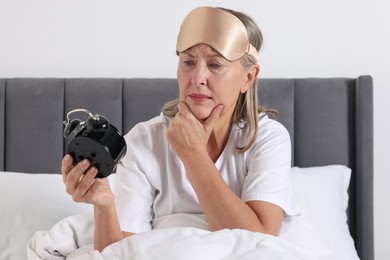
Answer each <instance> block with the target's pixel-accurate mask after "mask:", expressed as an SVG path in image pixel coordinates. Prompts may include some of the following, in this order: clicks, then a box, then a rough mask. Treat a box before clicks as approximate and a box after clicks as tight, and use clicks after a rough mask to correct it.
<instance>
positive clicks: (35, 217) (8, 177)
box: [0, 172, 92, 259]
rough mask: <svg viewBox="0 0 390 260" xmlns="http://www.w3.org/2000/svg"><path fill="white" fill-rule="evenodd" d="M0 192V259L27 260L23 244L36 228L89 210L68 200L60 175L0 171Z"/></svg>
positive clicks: (47, 225) (45, 227)
mask: <svg viewBox="0 0 390 260" xmlns="http://www.w3.org/2000/svg"><path fill="white" fill-rule="evenodd" d="M0 191H1V196H0V230H1V235H0V259H27V253H26V245H27V242H28V241H29V240H30V239H31V237H32V236H33V235H34V233H35V232H36V231H38V230H48V229H50V228H51V227H52V226H53V225H54V224H55V223H57V222H58V221H59V220H61V219H63V218H64V217H67V216H71V215H76V214H79V213H85V212H92V207H91V206H90V205H87V204H80V203H75V202H74V201H73V200H72V199H71V197H70V195H68V194H67V193H66V191H65V185H64V183H63V182H62V176H61V175H60V174H26V173H15V172H0Z"/></svg>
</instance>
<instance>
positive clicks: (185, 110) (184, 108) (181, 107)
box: [177, 101, 192, 116]
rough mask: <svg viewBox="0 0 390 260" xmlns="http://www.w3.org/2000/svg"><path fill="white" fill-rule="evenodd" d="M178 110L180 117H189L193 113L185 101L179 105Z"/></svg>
mask: <svg viewBox="0 0 390 260" xmlns="http://www.w3.org/2000/svg"><path fill="white" fill-rule="evenodd" d="M177 108H178V109H179V113H178V114H179V115H184V116H185V115H188V113H191V114H192V112H191V109H190V107H189V106H188V105H187V103H185V102H184V101H180V102H179V104H178V105H177Z"/></svg>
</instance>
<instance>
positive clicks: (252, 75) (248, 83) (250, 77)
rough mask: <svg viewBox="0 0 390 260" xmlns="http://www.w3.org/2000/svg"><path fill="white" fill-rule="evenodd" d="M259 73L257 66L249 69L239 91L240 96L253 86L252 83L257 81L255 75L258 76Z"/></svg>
mask: <svg viewBox="0 0 390 260" xmlns="http://www.w3.org/2000/svg"><path fill="white" fill-rule="evenodd" d="M259 72H260V65H259V64H255V65H252V66H251V67H250V68H249V70H248V72H247V75H246V82H245V84H244V85H243V86H242V87H241V89H240V92H241V94H242V93H245V92H246V91H247V90H248V89H249V88H250V87H251V86H252V85H253V83H254V82H255V80H256V79H257V75H259Z"/></svg>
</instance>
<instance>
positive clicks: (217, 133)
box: [207, 120, 232, 163]
mask: <svg viewBox="0 0 390 260" xmlns="http://www.w3.org/2000/svg"><path fill="white" fill-rule="evenodd" d="M231 128H232V123H231V121H226V120H218V122H217V123H216V124H215V126H214V129H213V131H212V132H211V135H210V138H209V141H208V143H207V152H208V154H209V156H210V158H211V159H212V160H213V162H214V163H215V162H216V161H217V160H218V158H219V156H220V155H221V154H222V152H223V150H224V149H225V146H226V144H227V142H228V140H229V136H230V130H231Z"/></svg>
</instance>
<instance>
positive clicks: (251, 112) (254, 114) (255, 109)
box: [162, 8, 275, 153]
mask: <svg viewBox="0 0 390 260" xmlns="http://www.w3.org/2000/svg"><path fill="white" fill-rule="evenodd" d="M220 9H222V10H224V11H226V12H229V13H231V14H233V15H234V16H236V17H237V18H238V19H240V20H241V22H242V23H243V24H244V26H245V28H246V30H247V32H248V38H249V42H250V43H251V44H252V45H253V46H254V47H255V48H256V49H257V51H259V50H260V48H261V45H262V43H263V36H262V33H261V31H260V29H259V27H258V26H257V25H256V23H255V22H254V21H253V20H252V18H250V17H249V16H247V15H246V14H244V13H241V12H237V11H234V10H230V9H225V8H220ZM240 61H241V64H242V65H243V67H244V68H250V67H251V66H252V65H255V64H257V60H256V59H255V58H253V57H252V56H250V55H249V54H244V55H243V56H242V57H241V59H240ZM257 88H258V80H257V79H255V81H254V82H253V85H252V86H251V87H250V88H249V89H248V90H247V91H246V92H245V93H242V94H240V95H239V97H238V99H237V104H236V108H235V110H234V112H233V116H232V123H235V124H237V125H239V123H242V122H245V123H246V125H247V126H248V127H249V129H250V135H249V141H248V143H247V144H246V145H245V146H244V147H237V149H238V150H239V152H240V153H244V152H245V151H247V150H248V149H249V148H250V147H251V146H252V145H253V143H254V142H255V140H256V137H257V134H258V120H259V119H258V116H259V113H261V112H271V113H274V112H275V111H273V110H267V109H264V108H263V107H261V106H260V105H259V103H258V97H257ZM178 102H179V100H173V101H170V102H168V103H166V104H165V105H164V106H163V108H162V113H163V114H164V115H166V116H168V117H174V116H175V115H176V114H177V113H178V108H177V104H178Z"/></svg>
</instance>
